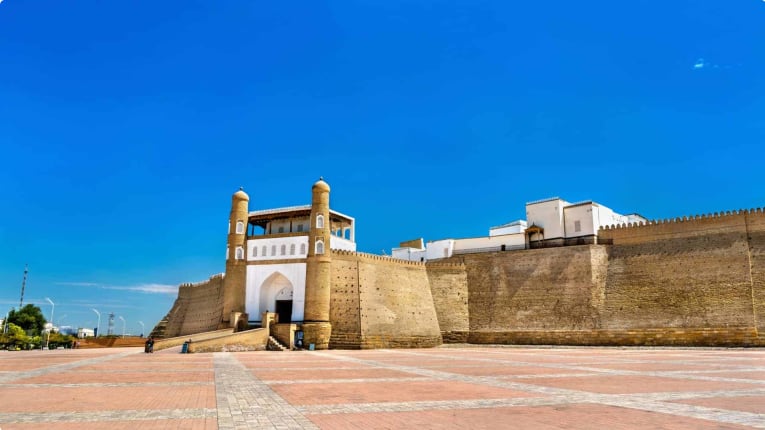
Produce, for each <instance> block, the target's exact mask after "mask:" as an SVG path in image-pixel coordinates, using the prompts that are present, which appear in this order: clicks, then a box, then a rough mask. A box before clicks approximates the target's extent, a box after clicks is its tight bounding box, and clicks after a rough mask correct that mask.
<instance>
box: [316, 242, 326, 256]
mask: <svg viewBox="0 0 765 430" xmlns="http://www.w3.org/2000/svg"><path fill="white" fill-rule="evenodd" d="M321 254H324V242H322V241H320V240H317V241H316V255H321Z"/></svg>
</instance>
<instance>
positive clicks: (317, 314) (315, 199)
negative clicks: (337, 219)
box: [303, 178, 332, 349]
mask: <svg viewBox="0 0 765 430" xmlns="http://www.w3.org/2000/svg"><path fill="white" fill-rule="evenodd" d="M310 222H311V227H310V229H309V236H308V259H307V262H306V276H305V317H304V322H303V336H304V342H305V344H306V345H308V344H313V345H314V348H316V349H327V348H328V347H329V338H330V335H331V334H332V325H331V324H330V322H329V293H330V281H331V279H330V266H331V264H332V257H331V256H330V251H329V240H330V234H331V226H330V219H329V185H328V184H327V183H326V182H324V179H323V178H320V179H319V180H318V181H317V182H316V183H315V184H313V188H312V198H311V221H310Z"/></svg>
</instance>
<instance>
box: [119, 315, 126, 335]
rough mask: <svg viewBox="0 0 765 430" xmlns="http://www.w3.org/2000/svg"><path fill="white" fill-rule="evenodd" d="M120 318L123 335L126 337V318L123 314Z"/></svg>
mask: <svg viewBox="0 0 765 430" xmlns="http://www.w3.org/2000/svg"><path fill="white" fill-rule="evenodd" d="M119 318H120V319H121V320H122V337H125V318H122V315H120V317H119Z"/></svg>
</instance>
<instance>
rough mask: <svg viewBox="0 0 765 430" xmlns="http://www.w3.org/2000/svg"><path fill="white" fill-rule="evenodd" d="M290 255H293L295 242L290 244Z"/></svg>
mask: <svg viewBox="0 0 765 430" xmlns="http://www.w3.org/2000/svg"><path fill="white" fill-rule="evenodd" d="M290 255H295V244H294V243H293V244H292V245H290Z"/></svg>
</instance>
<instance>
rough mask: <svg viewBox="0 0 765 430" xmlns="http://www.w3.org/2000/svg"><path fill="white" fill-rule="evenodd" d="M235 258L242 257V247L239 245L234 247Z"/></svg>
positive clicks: (241, 258)
mask: <svg viewBox="0 0 765 430" xmlns="http://www.w3.org/2000/svg"><path fill="white" fill-rule="evenodd" d="M235 258H236V259H237V260H243V259H244V249H243V248H242V247H241V246H237V247H236V257H235Z"/></svg>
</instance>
